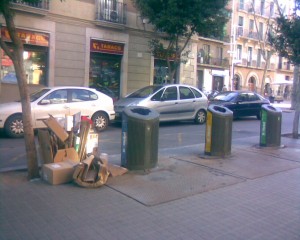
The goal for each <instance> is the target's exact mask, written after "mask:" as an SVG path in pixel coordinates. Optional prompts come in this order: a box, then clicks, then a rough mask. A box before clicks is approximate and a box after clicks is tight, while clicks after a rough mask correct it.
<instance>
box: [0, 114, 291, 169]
mask: <svg viewBox="0 0 300 240" xmlns="http://www.w3.org/2000/svg"><path fill="white" fill-rule="evenodd" d="M293 118H294V113H293V112H292V111H284V112H283V113H282V129H281V133H282V134H284V133H291V132H292V124H293ZM205 128H206V125H205V124H204V125H196V124H194V123H192V122H172V123H161V124H160V127H159V149H160V150H162V149H168V148H176V147H182V146H189V145H194V144H199V143H205ZM121 132H122V128H121V125H120V124H112V125H111V126H110V127H109V128H108V129H107V130H106V131H104V132H102V133H100V136H99V152H102V153H107V154H109V155H116V154H120V153H121ZM252 136H258V143H259V136H260V121H259V120H257V119H256V118H255V117H248V118H242V119H238V120H234V121H233V122H232V140H237V139H239V138H247V137H252ZM25 159H26V155H25V144H24V139H10V138H7V137H6V136H5V135H4V134H3V132H0V171H7V170H10V169H14V168H22V167H24V166H26V160H25Z"/></svg>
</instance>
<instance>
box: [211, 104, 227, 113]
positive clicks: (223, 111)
mask: <svg viewBox="0 0 300 240" xmlns="http://www.w3.org/2000/svg"><path fill="white" fill-rule="evenodd" d="M214 110H216V111H218V112H222V113H225V112H226V109H225V108H223V107H219V106H214Z"/></svg>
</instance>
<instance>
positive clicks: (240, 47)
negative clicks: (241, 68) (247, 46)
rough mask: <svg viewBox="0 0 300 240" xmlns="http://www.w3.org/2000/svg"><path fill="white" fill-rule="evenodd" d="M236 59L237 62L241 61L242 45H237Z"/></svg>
mask: <svg viewBox="0 0 300 240" xmlns="http://www.w3.org/2000/svg"><path fill="white" fill-rule="evenodd" d="M236 58H237V60H242V45H237V49H236Z"/></svg>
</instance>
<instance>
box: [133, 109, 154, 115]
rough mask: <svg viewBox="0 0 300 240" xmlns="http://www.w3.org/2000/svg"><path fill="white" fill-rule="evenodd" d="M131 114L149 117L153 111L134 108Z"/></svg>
mask: <svg viewBox="0 0 300 240" xmlns="http://www.w3.org/2000/svg"><path fill="white" fill-rule="evenodd" d="M131 112H133V113H137V114H140V115H149V113H150V112H151V111H150V110H149V109H144V108H134V109H131Z"/></svg>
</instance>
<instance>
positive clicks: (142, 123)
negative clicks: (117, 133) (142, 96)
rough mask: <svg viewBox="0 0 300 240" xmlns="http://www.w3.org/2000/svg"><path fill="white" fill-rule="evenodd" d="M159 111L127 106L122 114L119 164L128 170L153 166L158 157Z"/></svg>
mask: <svg viewBox="0 0 300 240" xmlns="http://www.w3.org/2000/svg"><path fill="white" fill-rule="evenodd" d="M158 130H159V113H158V112H157V111H155V110H152V109H150V108H145V107H127V108H126V109H125V110H124V112H123V115H122V141H121V145H122V150H121V165H122V166H123V167H126V168H128V169H129V170H144V169H149V168H153V167H155V166H156V164H157V159H158Z"/></svg>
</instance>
